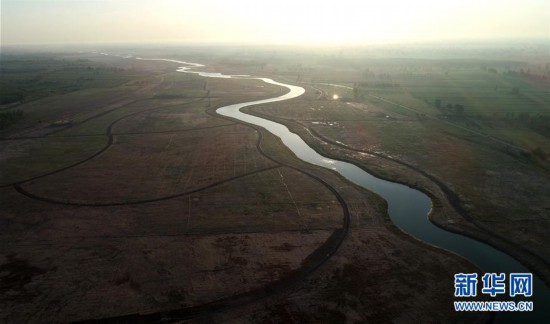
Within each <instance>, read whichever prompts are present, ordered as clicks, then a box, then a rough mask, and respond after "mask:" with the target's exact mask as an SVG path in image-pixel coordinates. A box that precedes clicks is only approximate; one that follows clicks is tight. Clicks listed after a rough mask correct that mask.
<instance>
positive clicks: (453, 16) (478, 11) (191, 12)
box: [0, 0, 550, 45]
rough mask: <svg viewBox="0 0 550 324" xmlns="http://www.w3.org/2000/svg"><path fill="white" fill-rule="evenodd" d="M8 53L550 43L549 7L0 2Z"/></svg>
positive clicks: (357, 1)
mask: <svg viewBox="0 0 550 324" xmlns="http://www.w3.org/2000/svg"><path fill="white" fill-rule="evenodd" d="M0 1H1V35H2V39H1V41H2V44H3V45H7V44H22V43H74V42H121V41H147V42H150V41H227V42H261V43H270V42H275V43H294V44H295V43H306V42H307V43H350V42H354V43H361V44H368V43H370V42H380V41H382V42H387V41H390V42H391V41H403V40H405V41H432V40H453V39H471V38H524V37H525V38H530V37H543V38H547V39H550V1H549V0H458V1H455V0H450V1H444V0H440V1H434V0H401V1H399V0H396V1H392V0H383V1H380V0H378V1H367V0H363V1H361V0H334V1H330V0H318V1H300V0H256V1H254V0H233V1H230V0H225V1H224V0H193V1H185V0H179V1H178V0H151V1H149V0H131V1H130V0H0Z"/></svg>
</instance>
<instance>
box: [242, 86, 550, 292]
mask: <svg viewBox="0 0 550 324" xmlns="http://www.w3.org/2000/svg"><path fill="white" fill-rule="evenodd" d="M309 96H310V98H309V99H310V100H311V99H313V98H315V99H318V97H313V95H312V94H311V95H309ZM317 104H318V105H323V104H325V105H326V104H330V102H327V101H322V100H321V101H319V102H318V103H317ZM302 106H303V104H301V105H297V106H296V105H295V106H294V108H295V109H298V112H296V114H302V113H303V111H302V112H300V110H299V109H300V107H302ZM269 109H270V108H269V107H266V106H256V107H249V108H245V109H244V110H245V111H246V112H247V113H250V114H253V115H256V116H258V117H262V118H267V119H272V120H274V121H277V122H278V123H281V124H284V125H286V126H287V127H288V128H289V129H290V130H291V131H293V132H295V133H297V134H299V135H300V137H302V138H303V139H304V140H305V141H306V142H307V143H308V144H309V145H311V146H312V147H314V148H315V150H316V151H318V152H319V153H321V154H323V155H325V156H327V157H331V158H334V159H339V160H343V161H347V162H350V163H354V164H357V165H359V166H360V167H361V168H362V169H364V170H366V171H367V172H369V173H372V174H374V175H376V176H377V177H379V178H382V179H387V180H389V181H392V182H398V183H402V184H405V185H407V186H410V187H412V188H416V189H418V190H421V191H423V192H424V193H426V194H428V195H429V196H430V198H431V199H432V201H433V203H434V210H432V212H431V213H430V215H429V217H430V220H431V221H432V222H433V224H435V225H437V226H439V227H440V228H442V229H444V230H447V231H450V232H453V233H457V234H461V235H465V236H468V237H471V238H473V239H476V240H479V241H482V242H485V243H487V244H489V245H491V246H493V247H495V248H497V249H499V250H501V251H503V252H505V253H507V254H510V255H513V256H514V257H516V258H517V259H518V260H520V261H521V262H522V263H524V264H525V265H526V266H528V267H529V268H530V269H533V271H534V272H535V273H537V274H538V275H539V276H540V277H541V278H542V279H543V280H545V281H546V282H549V278H550V276H549V275H550V273H549V271H548V267H547V261H545V259H544V257H542V256H540V255H538V254H534V253H532V252H531V251H530V250H527V249H525V248H523V247H522V246H518V245H517V244H514V242H513V241H511V240H510V239H507V238H505V237H503V236H501V235H499V234H497V233H495V232H493V231H491V230H490V229H488V228H487V227H486V226H485V225H483V224H481V223H480V222H478V221H476V220H475V219H473V218H472V217H471V216H470V215H469V214H468V211H467V210H466V209H465V208H464V207H463V202H461V200H460V198H459V197H458V195H457V194H456V193H454V192H453V190H451V189H450V188H449V187H448V186H447V185H445V183H443V182H442V181H441V180H439V179H438V178H436V177H435V176H433V175H432V174H428V173H426V172H425V171H423V170H421V169H419V168H418V167H415V166H413V165H412V164H411V163H408V162H403V161H402V160H398V159H396V158H394V157H391V156H389V155H387V154H384V153H381V152H379V151H378V150H365V149H356V148H354V147H351V146H350V145H346V144H344V143H343V142H342V140H343V139H342V138H334V139H331V138H327V137H326V136H323V135H321V134H320V133H319V132H318V131H316V130H315V129H314V128H313V127H311V126H309V127H308V126H306V125H305V124H304V122H300V121H296V120H291V119H288V118H283V117H280V116H278V115H274V114H268V113H266V111H269ZM281 115H285V113H284V112H282V113H281ZM313 116H315V113H313V115H312V112H308V118H309V119H313V120H315V117H313ZM382 122H383V121H382ZM316 124H319V123H316ZM316 124H315V123H314V124H311V125H312V126H314V125H316ZM321 124H326V123H322V122H321ZM355 140H357V139H355Z"/></svg>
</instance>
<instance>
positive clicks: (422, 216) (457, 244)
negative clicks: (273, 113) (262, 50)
mask: <svg viewBox="0 0 550 324" xmlns="http://www.w3.org/2000/svg"><path fill="white" fill-rule="evenodd" d="M137 59H141V58H137ZM147 60H160V61H168V62H174V63H178V64H184V65H185V66H182V67H179V68H178V69H177V71H179V72H184V73H194V74H198V75H200V76H203V77H216V78H228V79H229V78H243V79H256V80H260V81H263V82H265V83H268V84H273V85H277V86H281V87H283V88H287V89H288V90H289V92H288V93H286V94H284V95H281V96H278V97H274V98H269V99H263V100H256V101H250V102H243V103H238V104H233V105H229V106H225V107H221V108H218V109H217V110H216V112H217V113H218V114H220V115H223V116H227V117H231V118H235V119H238V120H241V121H243V122H246V123H249V124H254V125H257V126H261V127H263V128H265V129H266V130H267V131H269V132H270V133H272V134H274V135H275V136H277V137H279V138H281V140H282V142H283V143H284V144H285V145H286V146H287V147H288V148H289V149H290V150H291V151H292V152H293V153H294V154H296V156H297V157H298V158H300V159H301V160H303V161H305V162H308V163H311V164H314V165H318V166H321V167H324V168H327V169H331V170H334V171H336V172H338V173H339V174H341V175H342V176H343V177H345V178H346V179H348V180H349V181H351V182H353V183H355V184H357V185H359V186H361V187H363V188H366V189H368V190H370V191H373V192H375V193H377V194H378V195H380V196H381V197H382V198H384V199H385V200H386V201H387V203H388V212H389V215H390V218H391V220H392V221H393V222H394V223H395V224H396V225H397V226H398V227H399V228H400V229H402V230H403V231H405V232H406V233H408V234H410V235H411V236H414V237H415V238H417V239H419V240H422V241H424V242H426V243H429V244H431V245H434V246H436V247H439V248H443V249H446V250H449V251H452V252H454V253H456V254H458V255H460V256H462V257H464V258H466V259H468V260H469V261H471V262H472V263H474V264H476V265H477V266H478V267H479V268H481V269H482V270H483V271H484V272H491V273H506V276H507V277H508V274H509V273H529V272H530V271H529V270H528V269H527V268H526V267H524V266H523V265H522V264H521V263H519V262H518V261H517V260H515V259H514V258H512V257H510V256H509V255H507V254H505V253H503V252H501V251H499V250H497V249H495V248H493V247H491V246H489V245H487V244H485V243H482V242H479V241H476V240H474V239H471V238H468V237H465V236H462V235H459V234H455V233H451V232H447V231H445V230H443V229H441V228H440V227H437V226H435V225H434V224H432V223H431V222H430V220H429V219H428V214H429V212H430V209H431V200H430V198H429V197H428V196H426V195H425V194H424V193H422V192H420V191H418V190H416V189H413V188H410V187H408V186H405V185H402V184H399V183H394V182H391V181H387V180H383V179H379V178H376V177H374V176H373V175H371V174H369V173H368V172H366V171H364V170H363V169H361V168H359V167H357V166H356V165H353V164H351V163H348V162H344V161H339V160H334V159H330V158H327V157H324V156H322V155H320V154H319V153H317V152H316V151H315V150H313V149H312V148H311V147H310V146H309V145H307V144H306V143H305V142H304V141H303V140H302V138H300V137H299V136H298V135H297V134H295V133H292V132H291V131H290V130H289V129H288V128H287V127H286V126H284V125H282V124H279V123H276V122H273V121H270V120H267V119H264V118H260V117H256V116H252V115H248V114H245V113H243V112H241V111H240V109H241V108H243V107H247V106H252V105H260V104H265V103H272V102H277V101H283V100H289V99H292V98H296V97H299V96H301V95H302V94H304V92H305V89H304V88H302V87H298V86H294V85H289V84H284V83H280V82H276V81H274V80H272V79H267V78H253V77H248V76H245V75H225V74H222V73H212V72H199V71H194V70H192V69H193V68H199V67H204V65H201V64H197V63H189V62H183V61H178V60H170V59H147ZM478 279H479V283H478V290H479V289H480V285H481V284H482V282H481V275H480V276H479V278H478ZM449 281H451V282H454V278H453V277H450V278H449ZM533 282H534V283H533V297H531V298H526V299H524V300H529V301H533V302H534V310H535V311H534V312H525V313H520V312H515V313H511V312H499V313H497V314H498V315H497V318H496V321H497V322H499V323H516V322H529V323H539V322H540V323H550V309H549V308H550V291H549V289H548V287H547V286H545V285H544V283H543V282H542V281H541V280H540V279H539V278H538V277H536V276H534V275H533ZM507 283H508V282H507ZM506 291H507V292H508V287H507V290H506ZM449 293H453V292H449ZM478 295H479V293H478ZM485 297H486V298H484V299H483V300H486V301H491V300H496V301H502V300H506V297H504V295H497V297H494V298H491V297H490V296H489V295H485ZM461 300H468V298H462V299H461ZM508 300H509V299H508ZM513 300H515V301H518V300H521V299H518V298H514V299H513ZM450 307H452V306H450ZM434 311H437V310H434Z"/></svg>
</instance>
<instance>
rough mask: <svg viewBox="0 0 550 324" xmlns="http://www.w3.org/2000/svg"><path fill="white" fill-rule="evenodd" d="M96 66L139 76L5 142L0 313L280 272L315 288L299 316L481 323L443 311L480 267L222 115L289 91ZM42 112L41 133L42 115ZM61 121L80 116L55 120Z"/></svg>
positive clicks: (110, 309) (15, 130)
mask: <svg viewBox="0 0 550 324" xmlns="http://www.w3.org/2000/svg"><path fill="white" fill-rule="evenodd" d="M83 57H84V58H86V59H91V56H90V54H83ZM97 61H98V62H99V63H100V64H106V65H110V66H117V67H120V68H128V69H132V68H133V69H135V70H136V73H138V74H139V76H138V77H136V78H134V79H132V80H130V81H128V82H126V83H124V84H121V85H119V86H118V87H113V88H112V89H98V88H89V89H83V90H80V91H76V92H70V93H65V94H59V95H56V96H51V97H47V98H42V99H37V100H34V101H29V102H26V103H21V104H18V105H17V107H20V108H21V109H24V110H25V115H24V116H25V117H24V119H23V120H22V121H21V123H17V124H15V125H13V126H10V127H9V128H7V129H6V130H5V132H4V133H3V135H4V136H5V137H4V140H3V141H2V142H0V144H1V146H0V156H1V157H2V159H1V160H0V161H1V162H0V163H1V166H2V170H3V173H2V181H3V183H2V184H10V183H12V182H16V185H11V186H4V187H3V188H0V191H1V193H2V195H0V197H1V198H0V202H1V204H2V209H1V211H0V222H1V223H2V226H1V227H0V228H1V229H0V239H1V241H2V244H1V246H2V247H1V248H0V276H1V279H2V280H1V281H0V285H1V289H0V291H2V293H1V294H0V307H1V308H2V309H3V310H4V311H3V312H2V315H1V317H0V321H7V322H28V321H31V322H32V321H76V320H86V319H93V318H105V317H112V316H120V315H126V314H136V313H145V314H146V313H153V314H154V313H156V312H161V311H166V310H174V309H175V310H181V309H184V310H185V308H186V307H192V306H200V305H204V304H207V303H209V302H212V301H217V300H220V299H224V298H225V300H230V301H232V300H234V299H237V300H238V298H239V294H241V293H250V294H251V295H252V296H256V295H258V296H264V295H265V294H271V293H273V291H276V290H273V288H272V287H276V285H277V284H278V283H279V282H280V281H281V280H283V282H290V283H291V284H289V285H288V287H294V288H296V289H297V291H298V295H297V296H304V293H305V295H306V296H310V297H308V298H305V299H303V298H302V297H300V298H294V299H292V300H294V301H300V302H299V303H298V304H295V305H296V307H298V306H299V307H300V309H295V310H293V314H294V315H296V316H301V315H300V314H304V312H305V313H310V317H311V318H313V317H314V316H325V315H326V316H329V315H330V316H340V317H341V316H350V314H351V316H360V317H362V318H370V319H373V320H382V319H392V318H394V317H395V315H394V314H395V310H396V309H398V308H400V307H403V306H404V305H416V306H417V307H418V309H419V311H418V312H415V313H411V315H410V316H412V317H413V318H420V317H423V316H425V314H426V313H427V310H428V309H432V307H436V308H437V309H443V310H442V311H441V312H437V313H433V314H431V315H430V318H431V319H432V320H433V321H451V320H463V321H467V320H484V319H486V316H484V315H478V314H473V315H472V314H456V313H454V312H452V310H451V309H450V308H449V309H448V310H447V309H445V305H450V303H451V298H452V296H451V294H449V293H448V292H450V291H452V285H451V281H450V280H449V278H450V277H451V276H452V273H453V271H455V270H456V269H460V270H461V271H463V272H471V271H475V267H473V266H472V265H471V264H469V263H468V262H465V261H464V260H462V259H460V258H457V257H456V256H455V255H452V254H449V253H446V252H444V251H441V250H438V249H434V248H431V247H429V246H427V245H424V244H422V243H420V242H418V241H416V240H413V239H411V238H409V237H408V236H406V235H404V234H403V233H401V232H400V231H399V230H397V229H395V227H394V226H393V225H392V224H391V222H390V221H389V219H388V218H387V215H386V213H385V205H384V202H383V201H381V200H380V198H379V197H377V196H375V195H373V194H372V193H370V192H367V191H365V190H360V189H358V188H357V187H355V186H353V185H350V184H349V183H347V182H346V181H344V180H343V179H342V178H340V177H338V176H337V175H336V174H334V173H332V172H331V171H329V170H323V169H320V168H318V167H314V166H312V165H307V164H305V163H302V162H300V161H298V160H297V159H296V158H295V157H294V156H293V154H291V153H290V152H289V151H288V149H286V148H285V147H284V146H283V145H282V143H281V141H280V140H279V139H278V138H276V137H274V136H272V135H269V134H268V133H266V132H265V131H262V130H260V129H254V128H251V127H248V126H246V125H241V124H238V123H236V122H235V121H234V120H229V119H223V118H220V117H217V116H215V115H214V114H212V111H213V109H215V108H216V107H220V106H223V105H228V104H232V103H237V102H243V101H252V100H257V99H259V98H266V97H273V96H276V95H280V94H281V93H283V90H282V89H281V88H279V87H275V86H267V85H263V84H262V83H260V82H259V81H253V80H226V79H203V78H198V77H197V76H195V75H188V74H181V73H173V69H174V66H173V65H171V64H166V63H162V62H150V61H140V62H136V61H132V60H123V59H119V58H106V57H103V56H99V57H97ZM138 63H139V64H138ZM218 64H219V65H220V66H221V65H223V64H221V63H218ZM227 69H228V70H232V69H234V67H231V66H228V67H227ZM142 73H145V74H147V77H144V76H143V75H142ZM119 92H120V95H119ZM166 94H169V95H168V96H166ZM159 95H160V96H159ZM174 95H177V97H175V96H174ZM306 96H307V98H309V99H310V100H311V101H310V102H309V103H308V105H312V104H313V105H315V104H316V103H317V102H318V101H317V99H316V98H317V94H315V93H308V94H307V95H306ZM75 103H78V104H75ZM327 107H328V106H327ZM314 113H316V112H314ZM360 114H361V109H358V110H357V111H356V112H355V114H354V115H353V118H356V117H358V116H360ZM337 115H338V114H332V115H331V114H328V113H327V115H326V118H327V119H331V118H336V117H337ZM38 116H40V117H39V118H43V119H44V120H43V122H42V124H47V125H39V123H34V122H32V120H33V119H35V118H38ZM42 116H44V117H42ZM63 116H71V117H70V118H68V119H70V123H67V124H63V125H58V126H51V125H49V123H53V122H55V121H56V120H60V119H63V118H64V117H63ZM374 116H378V117H377V118H385V114H384V115H383V117H380V112H376V115H374ZM312 117H316V115H315V114H312ZM260 132H261V134H262V136H261V138H262V141H261V142H259V141H258V140H259V138H260ZM22 136H25V138H22ZM306 172H307V173H306ZM30 178H33V179H32V180H28V179H30ZM346 215H347V216H348V217H349V219H350V220H351V223H350V224H349V234H348V238H346V239H345V240H344V241H343V243H342V246H341V247H340V245H337V243H338V242H339V241H338V239H339V238H341V237H342V238H344V237H345V236H344V233H345V230H346V227H345V226H346V225H345V224H346V221H345V220H346V219H347V218H345V216H346ZM338 244H339V243H338ZM339 247H340V249H339V250H338V253H337V254H335V255H334V256H333V257H332V258H330V259H328V262H327V256H331V255H332V254H331V251H334V250H333V249H335V248H339ZM404 264H406V265H407V266H403V265H404ZM354 269H362V270H361V271H355V270H354ZM420 269H422V270H421V271H420ZM314 270H315V272H313V271H314ZM420 272H422V273H423V274H422V275H420V276H419V273H420ZM21 273H24V274H25V275H24V276H23V275H19V274H21ZM304 273H305V274H304ZM311 273H314V274H316V276H312V275H311ZM307 274H309V276H306V275H307ZM317 274H318V276H317ZM411 276H416V277H417V278H418V280H422V281H424V283H425V288H424V289H420V290H419V289H417V288H418V287H417V286H415V285H413V284H410V281H409V280H408V278H410V277H411ZM14 278H15V279H14ZM293 278H297V279H293ZM304 278H307V280H305V279H304ZM284 280H289V281H284ZM292 280H294V281H292ZM318 280H319V281H318ZM349 280H353V281H354V282H359V283H361V285H362V287H360V288H359V289H357V287H354V285H351V284H350V283H349ZM319 282H320V283H321V284H319ZM333 283H334V284H333ZM266 287H268V288H266ZM288 287H287V286H285V289H284V291H286V292H292V290H288V289H287V288H288ZM339 287H342V290H340V288H339ZM294 288H292V289H294ZM278 289H279V290H280V291H281V292H282V291H283V289H282V288H278ZM381 290H384V294H382V295H380V296H378V297H376V298H371V297H372V295H371V294H372V293H373V292H375V291H381ZM275 295H276V296H278V295H279V294H275ZM369 296H370V297H369ZM304 303H305V304H304ZM311 303H313V304H315V305H318V307H317V306H316V307H313V308H309V309H302V308H301V307H305V308H307V306H304V305H306V304H311ZM259 304H262V305H264V306H262V307H266V309H268V310H269V309H271V307H273V305H276V304H274V303H273V301H272V300H270V299H268V300H265V302H264V301H263V300H262V301H261V302H260V303H259ZM390 304H391V305H393V306H392V308H388V306H387V305H390ZM350 309H352V310H350ZM373 309H380V310H382V311H376V312H373ZM331 314H332V315H331ZM353 314H355V315H353ZM357 314H359V315H357ZM208 316H210V315H208ZM277 316H278V315H277ZM312 316H313V317H312ZM424 318H425V317H424Z"/></svg>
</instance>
